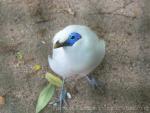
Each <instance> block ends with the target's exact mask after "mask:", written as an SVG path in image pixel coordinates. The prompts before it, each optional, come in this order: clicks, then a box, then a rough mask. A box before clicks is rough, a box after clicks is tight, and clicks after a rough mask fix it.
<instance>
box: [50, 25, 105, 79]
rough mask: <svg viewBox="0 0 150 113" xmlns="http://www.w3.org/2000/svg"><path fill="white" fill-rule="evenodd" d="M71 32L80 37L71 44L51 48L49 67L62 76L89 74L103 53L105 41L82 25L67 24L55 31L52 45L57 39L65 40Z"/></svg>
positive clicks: (102, 56) (98, 62) (100, 59)
mask: <svg viewBox="0 0 150 113" xmlns="http://www.w3.org/2000/svg"><path fill="white" fill-rule="evenodd" d="M72 32H77V33H79V34H80V35H81V39H79V40H78V41H77V42H76V43H75V44H74V45H72V46H65V47H60V48H56V49H55V48H53V54H52V56H51V57H50V56H49V57H48V61H49V65H50V67H51V69H52V70H53V71H54V72H55V73H56V74H58V75H59V76H61V77H63V78H67V77H70V76H84V75H87V74H89V73H90V72H91V71H92V70H93V69H94V68H96V67H97V66H98V65H99V64H100V62H101V61H102V59H103V58H104V55H105V41H104V40H103V39H101V38H98V36H97V35H96V33H95V32H93V31H92V30H91V29H90V28H88V27H86V26H83V25H69V26H67V27H65V28H64V29H63V30H61V31H59V32H58V33H56V35H55V36H54V38H53V47H54V45H55V44H56V42H57V41H59V42H60V43H63V42H65V41H66V40H67V39H68V37H69V35H70V34H71V33H72Z"/></svg>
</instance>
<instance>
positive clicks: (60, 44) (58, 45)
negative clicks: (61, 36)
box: [54, 41, 66, 49]
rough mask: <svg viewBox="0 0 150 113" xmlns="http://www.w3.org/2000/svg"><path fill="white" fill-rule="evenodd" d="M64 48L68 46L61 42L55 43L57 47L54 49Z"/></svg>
mask: <svg viewBox="0 0 150 113" xmlns="http://www.w3.org/2000/svg"><path fill="white" fill-rule="evenodd" d="M64 46H66V44H65V43H60V42H59V41H57V42H56V43H55V45H54V49H56V48H60V47H64Z"/></svg>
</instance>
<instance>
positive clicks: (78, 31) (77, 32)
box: [53, 25, 92, 49]
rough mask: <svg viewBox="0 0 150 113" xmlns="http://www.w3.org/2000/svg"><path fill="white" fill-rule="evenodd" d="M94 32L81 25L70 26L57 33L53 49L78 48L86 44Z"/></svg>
mask: <svg viewBox="0 0 150 113" xmlns="http://www.w3.org/2000/svg"><path fill="white" fill-rule="evenodd" d="M91 32H92V31H91V30H90V29H89V28H88V27H86V26H81V25H70V26H67V27H66V28H64V29H63V30H61V31H59V32H58V33H56V35H55V36H54V38H53V48H54V49H58V48H65V47H68V49H69V47H70V48H71V47H76V45H81V44H83V43H84V42H86V39H87V38H88V37H89V36H90V35H89V34H90V33H91Z"/></svg>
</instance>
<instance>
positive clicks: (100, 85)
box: [86, 75, 105, 92]
mask: <svg viewBox="0 0 150 113" xmlns="http://www.w3.org/2000/svg"><path fill="white" fill-rule="evenodd" d="M86 78H87V80H88V82H89V84H90V85H91V86H92V88H93V89H95V90H97V89H98V90H100V91H102V92H104V87H105V83H104V82H103V81H100V80H96V79H95V78H94V77H93V76H91V75H87V76H86Z"/></svg>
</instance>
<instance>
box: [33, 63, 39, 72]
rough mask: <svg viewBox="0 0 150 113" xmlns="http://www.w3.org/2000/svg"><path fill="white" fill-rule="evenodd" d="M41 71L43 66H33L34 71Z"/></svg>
mask: <svg viewBox="0 0 150 113" xmlns="http://www.w3.org/2000/svg"><path fill="white" fill-rule="evenodd" d="M40 69H41V65H39V64H36V65H34V66H33V70H34V71H39V70H40Z"/></svg>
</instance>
